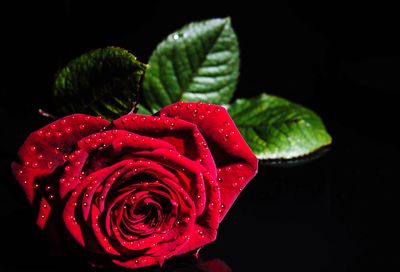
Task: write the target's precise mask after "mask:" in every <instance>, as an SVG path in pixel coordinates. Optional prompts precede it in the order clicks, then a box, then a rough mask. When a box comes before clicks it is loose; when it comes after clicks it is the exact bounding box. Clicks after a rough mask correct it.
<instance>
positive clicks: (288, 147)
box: [229, 94, 332, 159]
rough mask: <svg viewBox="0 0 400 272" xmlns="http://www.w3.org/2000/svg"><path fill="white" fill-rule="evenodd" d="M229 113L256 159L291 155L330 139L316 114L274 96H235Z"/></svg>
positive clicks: (301, 153) (313, 147) (327, 141)
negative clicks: (235, 98) (240, 97)
mask: <svg viewBox="0 0 400 272" xmlns="http://www.w3.org/2000/svg"><path fill="white" fill-rule="evenodd" d="M229 113H230V114H231V116H232V119H233V120H234V121H235V123H236V125H237V126H238V128H239V130H240V132H241V133H242V135H243V137H244V138H245V139H246V141H247V143H248V144H249V146H250V147H251V148H252V150H253V152H254V153H255V154H256V156H257V158H259V159H290V158H295V157H299V156H303V155H307V154H309V153H311V152H313V151H315V150H317V149H319V148H321V147H322V146H326V145H329V144H330V143H331V142H332V138H331V136H330V135H329V134H328V132H327V131H326V129H325V126H324V124H323V123H322V121H321V119H320V118H319V117H318V115H317V114H315V113H314V112H313V111H311V110H309V109H307V108H305V107H303V106H300V105H298V104H295V103H291V102H289V101H288V100H285V99H283V98H280V97H277V96H272V95H267V94H261V95H260V96H257V97H254V98H250V99H238V100H236V101H235V102H234V103H233V104H232V105H231V106H230V107H229Z"/></svg>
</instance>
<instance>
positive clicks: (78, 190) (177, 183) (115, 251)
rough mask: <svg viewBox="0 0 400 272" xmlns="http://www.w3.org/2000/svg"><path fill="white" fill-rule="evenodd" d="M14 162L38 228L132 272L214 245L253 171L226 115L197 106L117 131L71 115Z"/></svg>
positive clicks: (134, 117) (127, 120)
mask: <svg viewBox="0 0 400 272" xmlns="http://www.w3.org/2000/svg"><path fill="white" fill-rule="evenodd" d="M19 158H20V164H17V163H13V165H12V168H13V171H14V174H15V176H16V179H17V180H18V182H19V183H20V184H21V186H22V188H23V189H24V191H25V193H26V195H27V197H28V199H29V201H30V203H31V204H32V205H33V206H34V207H35V211H36V212H37V224H38V225H39V227H41V228H44V227H45V226H46V223H47V222H49V220H48V219H49V217H50V216H55V217H56V218H57V216H59V220H60V222H62V221H63V223H64V224H65V226H66V229H67V230H68V232H69V233H70V234H71V235H72V237H73V238H74V239H75V240H76V241H77V242H78V243H79V244H81V245H82V247H83V248H84V249H85V250H87V251H89V252H91V253H94V254H96V255H100V256H102V257H101V258H102V259H103V260H104V259H107V260H110V261H111V262H113V263H114V264H116V265H119V266H123V267H128V268H136V267H143V266H149V265H154V264H156V263H162V262H163V261H164V260H165V259H167V258H170V257H172V256H175V255H180V254H183V253H186V252H189V251H192V250H195V249H197V248H200V247H202V246H204V245H205V244H208V243H210V242H212V241H214V240H215V238H216V233H217V228H218V225H219V222H220V221H221V220H222V219H223V218H224V216H225V214H226V212H227V211H228V210H229V208H230V207H231V205H232V204H233V202H234V201H235V199H236V198H237V196H238V194H239V193H240V191H241V190H242V188H244V186H246V184H247V183H248V182H249V180H250V179H251V178H252V177H253V176H254V175H255V173H256V171H257V159H256V158H255V156H254V154H253V153H252V151H251V150H250V148H249V147H248V145H247V144H246V142H245V141H244V139H243V138H242V136H241V135H240V133H239V131H238V129H237V128H236V126H235V124H234V123H233V121H232V120H231V118H230V116H229V115H228V113H227V112H226V110H225V109H224V108H223V107H220V106H217V105H211V104H204V103H200V102H199V103H183V102H179V103H176V104H173V105H170V106H167V107H165V108H163V109H162V110H161V111H160V112H159V113H157V114H156V115H155V116H147V115H140V114H128V115H125V116H123V117H121V118H119V119H118V120H115V121H113V122H109V121H107V120H104V119H102V118H100V117H92V116H87V115H83V114H75V115H70V116H67V117H65V118H62V119H59V120H57V121H55V122H53V123H51V124H49V125H47V126H45V127H43V128H42V129H40V130H38V131H36V132H33V133H32V134H31V135H30V136H29V137H28V139H27V140H26V141H25V143H24V144H23V145H22V147H21V148H20V150H19ZM57 211H61V212H60V214H57ZM54 213H56V214H55V215H54ZM61 220H62V221H61Z"/></svg>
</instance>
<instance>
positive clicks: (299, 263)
mask: <svg viewBox="0 0 400 272" xmlns="http://www.w3.org/2000/svg"><path fill="white" fill-rule="evenodd" d="M10 2H11V1H10ZM130 2H131V3H130V4H127V3H118V2H114V1H112V2H111V1H110V2H109V3H104V4H103V3H102V4H99V3H96V2H93V3H92V4H83V3H80V2H79V1H59V2H58V3H53V4H46V5H44V4H37V3H35V4H33V3H31V4H28V5H27V4H26V3H14V2H13V4H3V3H2V4H1V13H2V16H1V28H2V31H1V34H0V35H1V41H2V42H1V44H2V49H3V50H2V58H1V60H2V61H1V65H2V66H3V70H4V69H5V71H6V72H4V71H3V73H2V80H1V85H0V86H1V87H0V89H1V91H0V93H1V99H0V114H1V117H2V122H3V126H2V131H1V145H0V158H1V161H0V164H1V170H0V171H1V172H0V175H1V182H0V215H1V219H0V220H1V221H0V222H1V224H0V225H1V227H0V237H1V238H0V242H1V243H0V245H1V248H2V254H1V255H0V271H32V270H35V271H41V270H48V271H70V270H85V269H86V270H89V268H88V267H87V266H86V265H85V264H84V262H83V261H82V260H79V259H78V258H77V259H71V258H62V257H51V253H50V249H49V246H48V243H47V242H46V240H45V239H44V237H43V236H42V234H41V233H40V232H39V231H38V229H37V228H36V227H35V226H34V223H33V222H34V220H33V218H32V217H31V216H30V213H29V209H28V204H27V202H26V201H25V199H24V196H23V193H22V192H21V190H20V189H19V188H18V186H17V185H16V183H15V182H14V181H13V178H12V176H11V173H10V170H9V163H10V161H11V160H13V159H15V156H16V152H17V149H18V147H19V146H20V145H21V144H22V143H23V141H24V139H25V138H26V136H27V135H28V134H29V133H30V132H31V131H33V130H36V129H38V128H40V127H41V126H43V125H44V124H46V123H47V122H48V120H46V119H45V118H43V117H40V116H38V115H37V114H36V112H37V109H38V108H43V109H45V110H48V111H50V112H52V110H54V108H53V106H52V103H51V99H50V98H51V85H52V82H53V75H54V74H55V73H56V72H57V70H58V69H59V68H60V67H61V66H62V65H63V64H65V63H66V62H67V61H68V60H70V59H71V58H73V57H75V56H78V55H79V54H81V53H83V52H85V51H88V50H91V49H95V48H99V47H103V46H106V45H117V46H122V47H125V48H127V49H129V50H130V51H131V52H132V53H134V54H135V55H136V56H137V57H138V58H139V60H141V61H144V62H146V60H147V59H148V57H149V55H150V54H151V51H152V49H153V48H154V47H155V46H156V45H157V43H158V42H159V41H161V39H162V38H163V37H165V36H166V35H167V34H169V33H171V32H173V31H174V30H176V29H177V28H180V27H181V26H183V25H184V24H186V23H188V22H190V21H193V20H199V19H207V18H211V17H225V16H231V17H232V22H233V26H234V28H235V30H236V32H237V35H238V37H239V41H240V48H241V58H242V65H241V77H240V83H239V86H238V91H237V93H236V97H246V96H252V95H256V94H258V93H259V92H263V91H265V92H269V93H272V94H277V95H280V96H282V97H285V98H288V99H291V100H293V101H296V102H299V103H302V104H303V105H306V106H308V107H310V108H312V109H314V110H315V111H316V112H317V113H319V114H320V115H321V117H322V118H323V120H324V121H325V123H326V125H327V128H328V130H329V131H330V133H331V134H332V136H333V140H334V144H333V146H332V148H331V150H330V151H329V152H328V153H327V154H326V155H325V156H323V157H321V158H319V159H316V160H314V161H311V162H309V163H307V164H300V165H297V166H296V167H277V166H261V167H260V171H259V174H258V175H257V177H256V178H255V179H254V180H253V181H252V182H251V183H250V184H249V185H248V187H246V189H245V190H244V191H243V192H242V194H241V196H240V197H239V198H238V200H237V202H236V203H235V204H234V206H233V208H232V209H231V211H230V212H229V214H228V216H227V217H226V218H225V220H224V221H223V223H222V224H221V226H220V230H219V235H218V239H217V241H216V242H215V243H213V244H211V245H209V246H207V247H206V248H204V249H203V250H202V251H201V253H200V256H202V257H203V258H204V259H212V258H220V259H222V260H224V261H225V262H226V263H227V264H228V265H229V266H230V267H231V269H232V271H366V270H369V271H371V270H374V271H389V270H394V267H395V266H396V265H398V261H399V260H398V258H399V257H398V254H395V251H393V250H392V247H398V244H397V243H396V238H397V236H398V234H397V232H398V225H397V224H396V222H397V217H398V209H397V206H398V202H399V201H398V191H397V190H396V187H397V186H396V185H397V183H398V181H399V179H398V175H397V170H398V162H397V161H398V155H397V152H398V149H397V148H398V146H397V138H398V133H397V132H395V129H397V128H396V127H397V124H398V123H399V122H398V110H397V108H398V100H396V99H395V96H396V94H397V93H398V92H399V89H400V88H399V87H400V84H399V82H400V81H399V80H398V75H399V74H400V73H399V72H400V71H399V70H400V69H399V67H400V65H399V61H400V57H399V48H400V47H399V45H400V44H399V41H398V40H397V38H398V37H397V36H398V29H399V17H398V15H397V9H396V8H395V7H394V5H389V4H388V3H384V2H379V4H377V3H374V4H373V5H372V4H371V5H369V4H366V3H363V2H360V3H356V2H349V1H335V2H334V4H323V3H320V2H323V1H305V2H304V1H300V2H299V3H295V4H291V3H287V2H286V1H278V2H279V3H274V1H271V2H273V3H266V4H265V6H261V5H260V6H257V5H255V4H251V3H247V2H249V1H247V2H246V3H245V4H247V5H244V3H237V4H232V3H231V4H229V5H233V6H228V5H220V6H218V7H216V6H215V2H216V1H201V2H192V1H185V2H184V4H182V6H180V7H178V6H176V5H174V4H173V3H171V2H170V1H163V3H161V1H143V2H144V3H141V4H138V3H136V2H137V1H130ZM231 2H233V1H231ZM95 3H96V4H95ZM300 3H301V4H300ZM177 263H180V265H181V264H182V262H177ZM171 265H172V266H173V265H174V264H171ZM193 269H194V268H193V265H192V268H190V267H189V268H187V271H192V270H193Z"/></svg>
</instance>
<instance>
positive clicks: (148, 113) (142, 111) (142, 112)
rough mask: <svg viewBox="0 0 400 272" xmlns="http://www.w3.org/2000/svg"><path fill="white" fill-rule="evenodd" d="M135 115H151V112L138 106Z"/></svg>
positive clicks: (140, 105)
mask: <svg viewBox="0 0 400 272" xmlns="http://www.w3.org/2000/svg"><path fill="white" fill-rule="evenodd" d="M136 113H139V114H146V115H151V112H150V111H149V110H148V109H146V107H144V106H143V105H142V104H139V105H138V106H137V111H136Z"/></svg>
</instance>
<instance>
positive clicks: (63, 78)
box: [54, 47, 146, 119]
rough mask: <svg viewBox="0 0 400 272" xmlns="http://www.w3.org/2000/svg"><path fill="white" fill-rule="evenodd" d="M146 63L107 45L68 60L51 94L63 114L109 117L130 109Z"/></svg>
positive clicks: (136, 96)
mask: <svg viewBox="0 0 400 272" xmlns="http://www.w3.org/2000/svg"><path fill="white" fill-rule="evenodd" d="M145 69H146V65H145V64H143V63H140V62H139V61H137V60H136V57H135V56H134V55H132V54H131V53H129V52H128V51H126V50H124V49H121V48H117V47H107V48H102V49H97V50H94V51H91V52H88V53H86V54H83V55H82V56H80V57H78V58H76V59H74V60H72V61H71V62H70V63H68V64H67V66H65V67H64V68H63V69H62V70H61V71H60V72H59V73H58V75H57V77H56V80H55V82H54V96H55V99H56V103H57V104H58V107H59V109H60V110H61V112H62V113H64V114H71V113H78V112H79V113H87V114H97V115H101V116H103V117H105V118H107V119H113V118H116V117H119V116H121V115H124V114H126V113H128V112H129V111H131V110H133V109H134V107H135V105H136V103H137V98H138V90H139V87H140V82H141V79H142V77H143V74H144V71H145Z"/></svg>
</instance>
